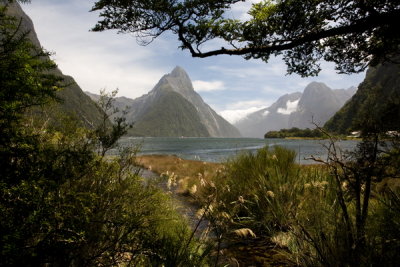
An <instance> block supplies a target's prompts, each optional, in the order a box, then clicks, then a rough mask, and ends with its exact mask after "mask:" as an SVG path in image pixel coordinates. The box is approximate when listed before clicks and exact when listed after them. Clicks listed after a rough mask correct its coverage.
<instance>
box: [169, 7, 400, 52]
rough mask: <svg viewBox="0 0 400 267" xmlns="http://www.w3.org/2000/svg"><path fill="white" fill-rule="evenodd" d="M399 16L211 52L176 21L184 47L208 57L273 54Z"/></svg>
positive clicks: (395, 13)
mask: <svg viewBox="0 0 400 267" xmlns="http://www.w3.org/2000/svg"><path fill="white" fill-rule="evenodd" d="M399 17H400V10H395V11H392V12H387V13H382V14H379V15H371V16H369V17H367V18H364V19H360V20H358V21H356V22H354V23H351V24H350V25H346V26H340V27H336V28H331V29H327V30H324V31H320V32H316V33H310V34H307V35H304V36H301V37H298V38H297V39H296V38H295V39H293V40H291V41H289V42H287V43H285V44H279V45H265V46H253V47H252V46H247V47H243V48H236V49H226V48H224V47H222V48H221V49H217V50H212V51H209V52H201V51H199V50H196V49H194V48H193V46H192V44H191V43H190V42H189V41H188V40H186V38H185V35H184V22H176V24H177V26H178V28H179V30H178V36H179V40H180V41H181V42H182V44H183V47H185V48H187V49H188V50H189V51H190V53H191V54H192V56H193V57H199V58H206V57H211V56H217V55H246V54H257V53H264V54H271V53H275V52H280V51H285V50H290V49H293V48H295V47H298V46H300V45H302V44H306V43H311V42H313V41H317V40H321V39H324V38H328V37H334V36H340V35H347V34H354V33H362V32H365V31H368V30H372V29H375V28H378V27H381V26H385V25H395V24H396V23H397V20H398V18H399Z"/></svg>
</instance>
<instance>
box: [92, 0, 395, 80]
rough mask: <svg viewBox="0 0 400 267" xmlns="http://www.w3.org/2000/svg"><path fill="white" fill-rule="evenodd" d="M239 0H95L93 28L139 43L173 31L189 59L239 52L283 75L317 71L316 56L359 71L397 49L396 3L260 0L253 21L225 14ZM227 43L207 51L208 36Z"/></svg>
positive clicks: (344, 69)
mask: <svg viewBox="0 0 400 267" xmlns="http://www.w3.org/2000/svg"><path fill="white" fill-rule="evenodd" d="M237 2H241V0H219V1H216V0H206V1H203V0H202V1H200V0H184V1H179V0H151V1H149V0H132V1H126V0H114V1H110V0H97V2H96V3H95V5H94V7H93V9H92V11H100V17H101V20H100V21H99V22H98V23H97V25H96V26H95V27H94V28H93V30H94V31H103V30H107V29H117V30H119V32H122V33H134V34H135V35H136V36H137V37H139V38H140V41H141V43H142V44H147V43H149V42H151V41H152V40H153V39H154V38H157V37H158V36H160V35H161V34H162V33H164V32H167V31H171V32H172V33H174V34H176V35H177V36H178V39H179V41H180V42H181V44H180V48H182V49H187V50H189V51H190V53H191V54H192V56H193V57H200V58H204V57H210V56H216V55H240V56H243V57H244V58H246V59H251V58H255V59H262V60H263V61H265V62H268V60H269V58H270V56H279V55H281V56H282V57H283V60H284V61H285V63H286V65H287V71H288V73H289V74H290V73H298V74H300V75H302V76H310V75H317V74H318V72H319V71H320V70H321V68H320V64H319V61H320V60H321V59H324V60H326V61H331V62H334V63H335V64H336V69H337V70H338V71H339V72H341V73H357V72H361V71H363V70H365V69H366V67H367V66H368V64H369V63H371V64H373V65H375V64H377V63H379V62H382V61H386V60H389V59H390V58H391V56H392V55H393V54H396V53H397V52H398V43H399V41H400V32H399V31H398V29H397V28H396V27H397V24H398V18H399V17H400V3H399V2H398V1H397V0H304V1H294V0H277V1H272V0H264V1H261V2H260V3H256V4H253V5H252V8H251V9H250V10H249V12H248V14H249V15H250V19H248V20H246V21H241V20H237V19H231V18H229V17H228V15H227V14H228V11H229V9H230V8H231V7H232V6H233V5H234V4H236V3H237ZM213 39H219V40H223V41H224V43H225V44H224V47H221V48H217V49H212V50H209V51H204V50H203V47H202V45H203V44H205V43H207V42H209V41H211V40H213Z"/></svg>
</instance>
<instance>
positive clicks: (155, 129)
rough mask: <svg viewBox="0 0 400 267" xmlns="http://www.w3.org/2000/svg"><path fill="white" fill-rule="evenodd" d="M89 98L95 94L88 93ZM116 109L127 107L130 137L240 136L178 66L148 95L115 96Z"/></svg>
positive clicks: (96, 96)
mask: <svg viewBox="0 0 400 267" xmlns="http://www.w3.org/2000/svg"><path fill="white" fill-rule="evenodd" d="M87 94H88V95H89V96H90V97H91V98H92V99H94V100H96V99H98V95H94V94H90V93H87ZM115 106H116V107H118V108H119V109H124V108H125V107H128V110H127V113H126V114H124V115H123V114H122V113H120V114H117V116H124V117H125V118H126V120H127V122H129V123H133V127H132V129H130V130H129V132H128V134H129V135H132V136H165V137H173V136H185V137H239V136H240V133H239V131H238V130H237V129H236V128H235V127H234V126H232V125H231V124H230V123H229V122H227V121H226V120H225V119H224V118H222V117H221V116H220V115H218V114H217V113H216V112H215V111H214V110H213V109H212V108H211V107H210V106H209V105H207V104H206V103H205V102H204V101H203V99H202V98H201V96H200V95H199V94H198V93H196V92H195V91H194V89H193V85H192V82H191V80H190V78H189V76H188V74H187V73H186V72H185V70H184V69H182V68H181V67H176V68H175V69H174V70H173V71H172V72H171V73H170V74H167V75H164V76H163V77H162V78H161V79H160V81H159V82H158V83H157V84H156V86H155V87H154V88H153V89H152V90H151V91H150V92H149V93H148V94H145V95H143V96H141V97H139V98H136V99H129V98H126V97H117V98H116V99H115Z"/></svg>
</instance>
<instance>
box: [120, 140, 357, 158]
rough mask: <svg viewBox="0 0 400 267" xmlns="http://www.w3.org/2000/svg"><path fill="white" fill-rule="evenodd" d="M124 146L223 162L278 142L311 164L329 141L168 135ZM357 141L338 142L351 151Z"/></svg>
mask: <svg viewBox="0 0 400 267" xmlns="http://www.w3.org/2000/svg"><path fill="white" fill-rule="evenodd" d="M120 144H121V145H123V146H127V145H135V144H140V145H141V150H140V153H139V155H151V154H162V155H176V156H178V157H180V158H183V159H191V160H201V161H208V162H223V161H225V160H227V159H228V158H230V157H232V156H235V155H237V154H238V153H240V152H241V151H251V152H255V151H257V150H258V149H260V148H262V147H264V146H274V145H279V146H283V147H286V148H288V149H291V150H294V151H296V152H297V162H300V163H302V164H311V163H314V161H312V160H309V159H307V158H309V157H310V156H311V155H314V156H316V157H321V158H322V159H326V157H327V150H326V148H324V147H323V145H324V144H325V145H326V144H328V141H327V140H291V139H257V138H166V137H146V138H136V137H126V138H122V139H121V140H120ZM356 144H357V141H352V140H346V141H341V142H340V143H338V145H339V146H340V148H341V149H342V150H352V149H353V148H354V147H355V146H356Z"/></svg>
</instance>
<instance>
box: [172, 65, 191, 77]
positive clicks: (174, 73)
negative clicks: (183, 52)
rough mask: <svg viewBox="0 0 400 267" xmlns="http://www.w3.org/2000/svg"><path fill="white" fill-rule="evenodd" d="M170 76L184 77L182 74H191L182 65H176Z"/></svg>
mask: <svg viewBox="0 0 400 267" xmlns="http://www.w3.org/2000/svg"><path fill="white" fill-rule="evenodd" d="M170 76H172V77H182V76H189V75H188V74H187V73H186V71H185V70H184V69H183V68H182V67H180V66H176V67H175V68H174V69H173V70H172V72H171V73H170Z"/></svg>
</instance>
